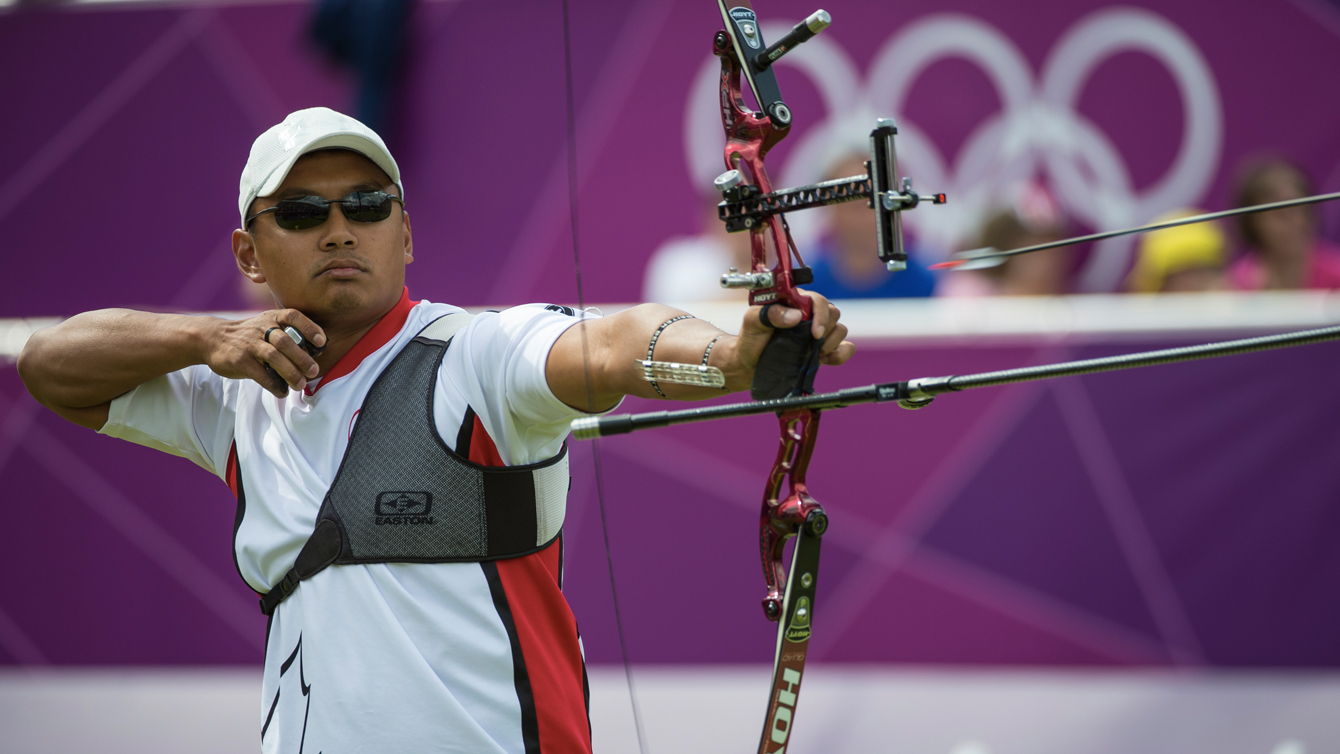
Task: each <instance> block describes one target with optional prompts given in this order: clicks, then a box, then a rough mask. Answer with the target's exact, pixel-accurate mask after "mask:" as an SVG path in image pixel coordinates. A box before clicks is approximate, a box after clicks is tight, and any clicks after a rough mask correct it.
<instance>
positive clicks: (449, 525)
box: [261, 313, 568, 615]
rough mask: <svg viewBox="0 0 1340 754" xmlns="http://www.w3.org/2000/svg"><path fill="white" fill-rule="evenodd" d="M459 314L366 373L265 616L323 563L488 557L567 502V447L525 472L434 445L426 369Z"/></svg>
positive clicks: (265, 604)
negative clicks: (349, 430) (312, 514)
mask: <svg viewBox="0 0 1340 754" xmlns="http://www.w3.org/2000/svg"><path fill="white" fill-rule="evenodd" d="M470 318H471V316H470V315H469V314H465V313H459V314H449V315H447V316H445V317H442V318H441V319H438V320H436V321H434V322H432V323H431V324H429V325H428V326H427V327H425V328H424V329H423V330H422V331H420V332H419V334H418V335H417V336H416V337H415V338H414V339H413V340H411V341H410V342H409V343H408V344H406V345H405V348H404V350H402V351H401V352H400V354H399V355H397V356H396V357H395V359H393V360H392V361H391V363H390V364H389V365H388V366H387V367H386V369H385V370H384V371H383V372H382V373H381V375H380V376H378V377H377V381H376V382H375V383H373V385H372V388H371V389H370V390H369V391H368V395H367V397H366V398H365V399H364V400H363V406H362V408H360V409H359V413H358V421H357V422H356V423H355V424H354V431H353V434H352V436H351V437H350V438H349V446H348V448H347V449H346V450H345V452H344V459H343V460H342V461H341V462H340V468H339V471H338V472H336V474H335V481H334V482H333V483H332V484H331V485H330V491H329V492H327V493H326V498H325V500H324V501H322V503H321V510H320V512H319V513H318V514H317V518H316V528H315V530H314V531H313V532H312V536H311V537H310V538H309V539H308V540H307V543H306V544H305V545H303V547H302V550H301V551H300V552H299V553H298V558H297V561H296V562H295V563H294V565H293V568H291V569H290V570H289V572H288V573H287V574H286V575H285V576H284V578H283V580H282V581H280V582H279V583H278V584H276V585H275V587H274V588H273V589H271V590H270V591H269V593H267V594H265V595H263V596H262V597H261V612H262V613H264V614H265V615H270V614H271V613H272V612H274V609H275V607H276V606H277V605H278V604H279V603H280V602H283V601H284V599H286V598H287V597H288V596H289V595H290V594H292V593H293V590H295V589H297V587H298V584H299V582H301V581H302V580H304V579H308V578H311V577H312V576H313V575H315V574H317V573H319V572H320V571H322V570H323V569H325V568H326V567H327V566H330V565H345V564H349V563H450V562H462V561H464V562H471V561H482V560H498V559H501V558H514V557H519V556H522V555H528V554H530V553H533V552H536V551H538V550H541V549H543V548H544V547H546V546H547V545H549V544H550V543H551V542H553V540H554V539H555V538H556V537H557V536H558V532H559V529H561V528H562V526H563V514H564V506H565V505H566V502H567V488H568V457H567V446H566V445H564V446H563V449H562V450H561V451H559V453H558V455H556V456H554V457H553V458H550V459H548V460H546V461H542V462H540V463H535V464H530V465H526V466H481V465H479V464H477V463H473V462H471V461H470V460H468V459H467V458H464V457H462V456H461V455H459V454H457V453H455V452H453V451H452V450H451V449H450V448H448V447H447V446H446V443H444V442H442V438H441V437H440V436H439V435H438V433H437V427H436V426H435V423H434V421H433V391H434V385H435V383H436V379H437V371H438V367H439V366H440V365H441V363H442V357H443V355H445V354H446V351H447V347H448V346H449V345H450V341H451V337H452V336H453V335H454V334H455V333H456V331H457V330H459V329H460V328H462V327H464V326H465V325H466V324H467V323H468V322H469V321H470Z"/></svg>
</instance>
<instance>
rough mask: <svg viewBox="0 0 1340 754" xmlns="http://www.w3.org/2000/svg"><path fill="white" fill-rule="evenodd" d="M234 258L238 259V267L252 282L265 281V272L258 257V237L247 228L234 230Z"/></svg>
mask: <svg viewBox="0 0 1340 754" xmlns="http://www.w3.org/2000/svg"><path fill="white" fill-rule="evenodd" d="M233 258H234V259H236V260H237V269H239V270H241V271H242V274H243V275H246V276H247V279H249V280H250V281H251V282H253V283H264V282H265V273H264V272H262V271H261V263H260V260H259V259H257V258H256V239H255V237H253V236H252V235H251V234H250V233H248V232H246V231H245V230H235V231H233Z"/></svg>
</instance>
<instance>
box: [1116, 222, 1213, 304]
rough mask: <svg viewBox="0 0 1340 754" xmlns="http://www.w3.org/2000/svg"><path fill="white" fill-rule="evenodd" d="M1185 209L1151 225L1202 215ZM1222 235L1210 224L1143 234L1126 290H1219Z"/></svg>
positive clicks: (1184, 291) (1127, 280) (1204, 223)
mask: <svg viewBox="0 0 1340 754" xmlns="http://www.w3.org/2000/svg"><path fill="white" fill-rule="evenodd" d="M1204 212H1205V211H1204V210H1199V209H1187V210H1177V211H1175V212H1170V213H1168V214H1166V215H1163V216H1162V217H1159V218H1158V219H1157V220H1155V221H1154V222H1167V221H1168V220H1175V219H1177V218H1179V217H1191V216H1192V215H1200V214H1204ZM1224 247H1225V243H1224V234H1223V232H1222V231H1220V230H1219V227H1218V226H1217V225H1215V224H1214V223H1213V222H1203V223H1196V224H1194V225H1179V226H1177V227H1175V228H1164V229H1163V230H1156V231H1154V232H1152V233H1146V234H1145V235H1144V236H1143V237H1142V238H1141V239H1140V250H1139V256H1138V258H1137V259H1136V262H1135V267H1134V268H1133V269H1132V270H1131V274H1130V276H1129V277H1128V278H1127V279H1126V288H1127V290H1129V291H1130V292H1132V293H1187V292H1191V291H1221V290H1224V289H1225V288H1227V287H1228V280H1227V279H1226V278H1225V277H1224V260H1225V256H1224Z"/></svg>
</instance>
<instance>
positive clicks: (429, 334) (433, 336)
mask: <svg viewBox="0 0 1340 754" xmlns="http://www.w3.org/2000/svg"><path fill="white" fill-rule="evenodd" d="M474 318H475V315H473V314H471V313H470V312H452V313H451V314H447V315H445V316H442V317H438V318H437V319H435V320H433V321H432V322H429V323H428V325H427V326H426V327H424V328H423V329H422V330H420V331H419V334H418V335H416V336H414V337H415V338H423V339H425V340H436V341H441V342H442V343H446V342H447V341H449V340H451V337H452V336H453V335H455V334H456V333H458V332H460V330H461V329H462V328H464V327H465V326H466V325H468V324H470V321H471V320H473V319H474Z"/></svg>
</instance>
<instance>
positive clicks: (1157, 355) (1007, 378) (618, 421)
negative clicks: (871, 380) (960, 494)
mask: <svg viewBox="0 0 1340 754" xmlns="http://www.w3.org/2000/svg"><path fill="white" fill-rule="evenodd" d="M1337 339H1340V325H1333V326H1331V327H1322V328H1318V329H1315V330H1302V331H1299V332H1290V333H1281V334H1278V335H1263V336H1260V337H1256V338H1243V339H1241V340H1228V341H1221V342H1218V343H1206V344H1204V345H1198V346H1184V347H1181V348H1167V349H1163V350H1160V351H1144V352H1141V353H1127V354H1121V355H1118V356H1106V357H1103V358H1099V359H1084V360H1082V361H1068V362H1064V363H1061V364H1045V365H1042V366H1035V367H1020V368H1018V369H1003V370H1000V371H997V372H982V373H979V374H968V375H956V376H951V377H922V378H920V379H915V380H907V381H906V382H884V383H879V384H875V385H866V386H864V387H852V388H846V389H844V390H837V391H834V392H831V393H815V394H813V395H802V396H796V397H793V398H779V399H777V400H771V401H751V402H748V403H730V404H726V405H721V406H703V407H700V408H688V409H682V410H679V411H653V412H650V413H645V414H616V415H614V416H587V417H583V418H581V419H576V420H574V421H573V422H572V436H573V437H574V438H575V439H578V440H590V439H594V438H597V437H604V436H607V435H621V434H626V433H628V432H634V431H637V430H640V429H652V428H655V427H668V426H670V425H672V424H689V423H692V422H701V421H709V420H712V419H729V418H732V417H737V416H752V415H754V414H768V413H780V412H782V411H787V410H790V409H795V408H810V409H815V410H826V409H831V408H846V407H847V406H853V405H856V404H858V403H885V402H887V401H898V404H899V405H900V406H902V407H904V408H922V407H923V406H926V405H928V404H929V403H930V402H931V400H932V399H934V398H935V396H937V395H939V394H941V393H956V392H962V391H964V390H972V389H975V388H979V387H995V386H997V385H1009V384H1012V383H1015V382H1029V381H1032V380H1046V379H1052V378H1055V377H1073V376H1076V375H1081V374H1094V373H1096V372H1115V371H1118V370H1121V369H1135V368H1138V367H1152V366H1158V365H1160V364H1173V363H1176V362H1180V361H1197V360H1200V359H1210V358H1216V357H1220V356H1233V355H1236V354H1242V353H1252V352H1255V351H1270V350H1274V349H1276V348H1289V347H1292V346H1303V345H1310V344H1313V343H1324V342H1326V341H1330V340H1337Z"/></svg>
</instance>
